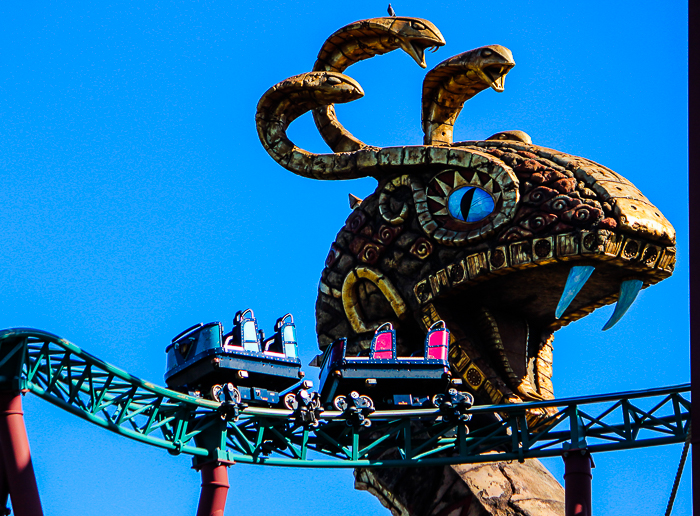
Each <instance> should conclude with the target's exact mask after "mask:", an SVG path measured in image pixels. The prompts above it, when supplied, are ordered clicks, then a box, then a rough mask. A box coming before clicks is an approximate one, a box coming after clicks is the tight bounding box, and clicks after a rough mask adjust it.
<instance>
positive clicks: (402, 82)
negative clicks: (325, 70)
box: [0, 0, 691, 516]
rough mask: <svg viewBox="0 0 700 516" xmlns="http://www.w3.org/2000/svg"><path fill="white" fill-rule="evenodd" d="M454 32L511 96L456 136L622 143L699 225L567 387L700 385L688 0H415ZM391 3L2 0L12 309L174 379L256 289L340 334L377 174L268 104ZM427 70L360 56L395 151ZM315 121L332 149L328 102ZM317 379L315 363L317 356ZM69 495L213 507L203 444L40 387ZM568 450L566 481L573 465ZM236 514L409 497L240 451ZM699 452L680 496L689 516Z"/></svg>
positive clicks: (365, 106) (560, 341) (607, 476)
mask: <svg viewBox="0 0 700 516" xmlns="http://www.w3.org/2000/svg"><path fill="white" fill-rule="evenodd" d="M393 7H394V9H395V10H396V12H397V13H398V14H399V15H402V16H416V17H423V18H427V19H429V20H430V21H432V22H433V23H435V24H436V25H437V27H438V28H439V29H440V30H441V32H442V34H443V35H444V37H445V39H446V41H447V45H446V46H445V47H443V48H441V49H440V50H439V51H438V53H436V54H434V55H433V54H428V57H427V59H428V68H432V67H433V66H435V65H436V64H437V63H439V62H440V61H442V60H444V59H447V58H448V57H450V56H453V55H455V54H458V53H460V52H463V51H466V50H470V49H472V48H476V47H479V46H483V45H487V44H501V45H504V46H506V47H508V48H510V49H511V51H512V52H513V55H514V58H515V61H516V63H517V65H516V67H515V68H514V69H513V70H512V71H511V72H510V73H509V75H508V77H507V80H506V85H505V86H506V88H505V91H504V92H503V93H501V94H497V93H496V92H494V91H492V90H488V91H485V92H483V93H481V94H480V95H478V96H477V97H475V98H474V99H472V100H470V101H469V102H468V103H467V105H466V106H465V108H464V110H463V111H462V114H461V116H460V118H459V121H458V123H457V127H456V130H455V140H465V139H480V138H485V137H487V136H489V135H491V134H493V133H495V132H498V131H502V130H506V129H521V130H524V131H526V132H528V133H529V134H530V135H531V136H532V138H533V141H534V142H535V143H536V144H539V145H542V146H545V147H551V148H555V149H558V150H561V151H564V152H569V153H571V154H575V155H580V156H585V157H587V158H589V159H592V160H594V161H597V162H600V163H602V164H604V165H606V166H608V167H610V168H612V169H613V170H615V171H617V172H619V173H621V174H622V175H624V176H625V177H627V178H628V179H629V180H631V181H632V182H633V183H634V184H635V185H636V186H637V187H639V188H640V189H641V190H642V192H644V193H645V194H646V195H647V197H648V198H649V199H650V200H651V201H652V202H653V203H654V204H656V206H658V207H659V208H660V209H661V210H662V212H663V213H664V215H665V216H666V217H667V218H668V219H669V220H670V221H671V222H672V223H673V224H674V226H675V227H676V231H677V233H678V266H677V269H676V272H675V274H674V276H673V277H672V278H671V279H669V280H667V281H664V282H663V283H661V284H659V285H657V286H654V287H652V288H650V289H648V290H645V291H643V292H642V293H641V294H640V298H639V299H638V301H637V303H636V304H635V305H634V306H633V307H632V309H631V310H630V312H629V313H628V314H627V316H626V317H625V318H624V319H623V320H622V321H621V322H620V323H619V324H618V325H617V326H616V327H615V328H614V329H612V330H610V331H608V332H605V333H602V332H601V331H600V328H601V327H602V326H603V325H604V324H605V322H606V321H607V318H608V317H609V316H610V313H611V311H612V307H606V308H603V309H600V310H598V311H596V312H595V313H594V314H592V315H591V316H589V317H587V318H585V319H584V320H581V321H579V322H577V323H575V324H572V325H571V326H569V327H567V328H565V329H563V330H561V331H559V332H558V333H557V337H556V339H555V343H554V360H555V366H554V371H555V376H554V386H555V394H556V395H557V396H558V397H562V396H573V395H586V394H594V393H604V392H615V391H623V390H629V389H644V388H648V387H660V386H665V385H673V384H679V383H683V382H687V381H689V377H690V375H689V367H688V366H689V345H688V286H687V285H688V259H687V255H688V225H687V211H688V210H687V198H688V197H687V170H688V166H687V113H686V104H687V50H686V48H687V28H686V24H687V20H686V8H687V6H686V4H685V2H680V3H675V2H667V3H664V2H653V3H652V2H648V1H634V2H632V1H621V2H601V1H592V2H587V3H574V4H572V3H567V4H562V3H555V2H525V1H518V2H515V1H492V2H489V3H487V4H485V3H474V2H459V1H452V2H443V1H433V2H416V1H400V2H393ZM385 10H386V4H385V3H384V2H367V1H362V0H359V1H354V2H342V3H341V2H337V3H336V2H318V1H306V2H285V1H275V2H270V1H265V0H261V1H258V2H255V3H249V4H245V5H236V4H234V3H226V2H219V1H215V0H207V1H200V2H150V3H142V2H132V3H109V2H101V3H99V5H95V4H93V3H89V2H78V1H75V2H66V3H58V2H51V3H49V2H36V3H34V4H33V5H31V6H29V5H28V4H14V5H10V4H4V5H3V6H0V19H2V20H3V24H2V25H3V30H2V31H0V48H2V53H1V55H2V57H1V58H0V172H1V173H0V189H1V190H0V191H2V194H3V202H2V208H1V209H0V227H1V228H2V231H0V246H1V248H2V249H3V250H4V252H3V253H2V254H1V255H0V272H1V273H0V307H1V310H0V327H2V328H6V327H17V326H29V327H35V328H40V329H44V330H47V331H50V332H53V333H56V334H58V335H60V336H62V337H64V338H66V339H68V340H70V341H72V342H74V343H75V344H77V345H78V346H80V347H82V348H83V349H85V350H87V351H89V352H91V353H92V354H94V355H97V356H99V357H100V358H102V359H103V360H106V361H108V362H111V363H113V364H115V365H117V366H119V367H121V368H123V369H126V370H127V371H129V372H131V373H132V374H135V375H137V376H140V377H143V378H146V379H148V380H151V381H154V382H156V383H161V384H162V383H163V380H162V378H163V373H164V368H165V354H164V349H165V346H166V344H167V343H169V342H170V339H171V338H172V337H173V336H174V335H175V334H177V333H179V332H180V331H181V330H183V329H184V328H186V327H188V326H190V325H192V324H194V323H196V322H200V321H203V322H208V321H214V320H221V321H223V322H224V324H225V325H226V326H227V327H228V326H229V325H230V323H231V318H232V317H233V315H234V314H235V312H236V311H237V310H240V309H244V308H247V307H250V308H252V309H253V310H254V311H255V313H256V315H257V316H258V318H259V320H260V321H261V323H262V326H263V327H264V328H266V330H267V332H268V333H269V332H270V330H271V328H272V325H273V324H274V321H275V319H276V318H277V317H279V316H281V315H283V314H285V313H287V312H292V313H293V314H294V317H295V321H296V323H297V328H298V331H299V339H300V349H301V353H302V356H303V359H304V361H305V363H308V361H309V360H310V359H311V357H312V356H313V355H314V354H315V352H316V343H315V333H314V302H315V298H316V289H317V284H318V279H319V277H320V272H321V269H322V268H323V263H324V260H325V257H326V254H327V251H328V248H329V246H330V244H331V242H332V241H333V239H334V237H335V235H336V233H337V231H338V229H339V228H340V227H341V225H342V224H343V222H344V220H345V218H346V217H347V215H348V213H349V207H348V202H347V194H348V193H353V194H355V195H357V196H359V197H365V196H367V195H368V194H370V193H371V192H372V191H373V190H374V186H375V182H374V180H372V179H362V180H355V181H351V182H321V181H313V180H310V179H304V178H301V177H297V176H294V175H292V174H291V173H289V172H287V171H286V170H284V169H282V168H281V167H280V166H278V165H277V164H276V163H275V162H274V161H273V160H272V159H271V158H270V157H269V156H268V155H267V154H266V152H265V151H264V149H263V148H262V146H261V145H260V143H259V141H258V137H257V134H256V131H255V123H254V114H255V107H256V104H257V101H258V99H259V98H260V96H261V95H262V94H263V93H264V92H265V90H267V88H269V87H270V86H272V85H274V84H275V83H277V82H279V81H281V80H283V79H285V78H287V77H289V76H291V75H296V74H299V73H302V72H306V71H310V70H311V67H312V65H313V63H314V60H315V57H316V54H317V52H318V50H319V48H320V46H321V44H322V43H323V41H324V40H325V39H326V37H327V36H328V35H330V34H331V33H332V32H333V31H335V30H336V29H338V28H340V27H341V26H343V25H345V24H347V23H350V22H352V21H355V20H358V19H363V18H370V17H376V16H383V15H384V14H385V12H386V11H385ZM424 74H425V70H423V69H421V68H419V67H418V66H417V65H416V64H415V62H413V60H412V59H410V58H409V57H408V56H407V55H405V54H404V53H400V52H394V53H392V54H389V55H385V56H380V57H376V58H374V59H371V60H369V61H366V62H363V63H360V64H358V65H356V66H353V67H352V68H351V69H349V70H348V75H350V76H352V77H353V78H354V79H356V80H357V81H358V82H359V83H360V84H361V85H362V87H363V89H364V91H365V97H364V98H363V99H361V100H358V101H356V102H353V103H351V104H348V105H344V106H339V108H338V113H339V117H340V119H341V121H342V122H343V124H344V125H345V126H346V127H348V128H349V129H350V130H351V131H352V132H353V133H354V134H355V135H356V136H358V137H359V138H361V139H362V140H364V141H366V142H368V143H371V144H374V145H378V146H388V145H400V144H419V143H421V141H422V133H421V130H420V92H421V85H422V80H423V77H424ZM290 134H291V136H292V137H293V139H294V140H295V141H296V142H297V143H298V144H301V145H302V146H304V147H306V148H307V149H310V150H316V151H322V150H324V148H325V147H324V144H323V142H322V140H321V139H320V137H319V136H318V133H317V131H316V129H315V127H314V125H313V121H312V120H311V118H310V117H309V116H308V115H307V116H305V117H302V118H301V119H300V120H298V121H296V122H295V123H294V124H293V125H292V127H291V129H290ZM308 374H311V372H310V371H309V373H308ZM24 406H25V412H26V422H27V427H28V432H29V436H30V443H31V447H32V452H33V456H34V465H35V469H36V473H37V478H38V482H39V489H40V493H41V496H42V502H43V505H44V510H45V513H46V514H52V515H57V516H58V515H68V514H86V515H90V514H99V515H100V516H111V515H117V514H119V515H124V514H143V513H146V512H158V513H163V514H170V515H173V516H176V515H181V514H182V515H185V514H194V512H195V511H196V504H197V499H198V496H199V483H200V478H199V475H198V474H197V473H196V472H194V471H193V470H191V469H189V466H190V462H189V459H188V458H187V457H172V456H170V455H168V454H167V453H164V452H163V451H161V450H157V449H152V448H148V447H146V446H143V445H140V444H137V443H135V442H131V441H128V440H126V439H124V438H120V437H118V436H115V435H112V434H110V433H108V432H105V431H103V430H100V429H98V428H97V427H93V426H91V425H90V424H88V423H86V422H84V421H82V420H79V419H77V418H75V417H73V416H70V415H69V414H67V413H63V412H61V411H60V410H58V409H55V408H54V407H52V406H50V405H49V404H47V403H45V402H42V401H41V400H39V399H36V398H32V397H29V396H28V397H25V398H24ZM680 452H681V446H680V445H677V446H669V447H663V448H655V449H644V450H636V451H631V452H616V453H606V454H599V455H596V456H595V461H596V466H597V467H596V469H595V470H594V471H593V475H594V476H593V490H594V495H593V496H594V508H595V513H596V515H597V516H604V515H616V514H620V513H636V514H661V513H663V511H664V510H665V506H666V501H667V499H668V495H669V492H670V489H671V485H672V482H673V475H674V474H675V471H676V467H677V464H678V459H679V456H680ZM546 465H547V466H548V467H549V468H550V470H551V471H552V472H553V473H554V474H555V475H556V476H557V477H558V478H559V479H560V480H561V475H562V474H563V465H562V463H561V461H560V460H555V459H550V460H548V461H546ZM229 478H230V481H231V484H232V489H231V491H230V492H229V497H228V507H227V511H226V513H227V514H236V515H240V516H244V515H247V514H259V513H265V512H266V513H271V514H275V513H279V512H281V511H284V512H285V513H287V514H290V515H297V514H298V515H301V514H309V513H314V512H315V513H318V514H327V513H332V514H334V515H346V514H347V515H350V514H353V515H355V514H358V513H361V514H367V515H386V514H388V513H387V512H386V511H385V509H384V508H383V507H381V505H380V504H379V503H378V502H377V501H376V500H375V499H374V498H373V497H372V496H371V495H369V494H367V493H365V492H357V491H354V490H353V488H352V475H351V472H350V471H341V470H334V471H322V470H317V471H298V470H292V469H274V468H265V469H263V468H261V467H254V466H243V465H241V466H234V467H233V468H232V469H231V470H230V472H229ZM690 500H691V494H690V471H689V468H688V469H687V471H686V474H685V475H684V477H683V481H682V484H681V489H680V492H679V495H678V499H677V502H676V507H675V510H674V513H673V514H675V515H689V514H690V513H691V508H690Z"/></svg>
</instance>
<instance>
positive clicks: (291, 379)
mask: <svg viewBox="0 0 700 516" xmlns="http://www.w3.org/2000/svg"><path fill="white" fill-rule="evenodd" d="M165 352H166V353H167V355H168V358H167V368H166V369H167V370H166V373H165V383H166V384H167V385H168V387H169V388H171V389H176V390H179V391H182V392H188V393H190V394H192V395H197V396H204V397H207V398H209V399H213V400H216V401H221V402H223V401H229V402H234V403H241V402H243V401H245V402H250V403H253V404H256V405H267V406H269V405H277V404H279V403H280V401H281V402H282V403H284V404H285V406H288V407H287V408H290V409H291V408H292V407H291V406H289V405H290V404H291V402H292V400H294V399H295V395H296V393H297V391H298V390H299V389H302V388H304V389H308V388H310V387H311V386H312V384H311V382H309V381H304V380H303V379H302V378H303V376H304V373H303V372H302V371H301V360H300V359H299V358H298V353H297V340H296V329H295V327H294V319H293V318H292V315H291V314H287V315H285V316H284V317H281V318H279V319H278V320H277V323H276V324H275V334H274V335H273V336H272V337H270V338H269V339H267V340H266V339H265V337H264V334H263V332H262V331H261V330H258V323H257V321H256V320H255V316H254V315H253V311H252V310H250V309H248V310H245V311H241V312H238V313H237V314H236V317H235V318H234V320H233V329H232V330H231V331H230V332H229V333H226V334H224V333H223V327H222V325H221V323H220V322H212V323H209V324H202V323H199V324H197V325H195V326H192V327H191V328H188V329H186V330H185V331H183V332H182V333H180V334H178V335H177V336H176V337H175V338H174V339H173V340H172V343H171V344H170V345H169V346H168V347H167V348H166V350H165Z"/></svg>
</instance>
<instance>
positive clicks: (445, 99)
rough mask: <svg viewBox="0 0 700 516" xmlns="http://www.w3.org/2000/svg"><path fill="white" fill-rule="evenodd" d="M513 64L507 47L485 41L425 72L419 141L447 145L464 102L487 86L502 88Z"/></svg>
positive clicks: (498, 89)
mask: <svg viewBox="0 0 700 516" xmlns="http://www.w3.org/2000/svg"><path fill="white" fill-rule="evenodd" d="M514 66H515V61H513V54H512V53H511V51H510V50H508V49H507V48H506V47H503V46H501V45H489V46H486V47H481V48H477V49H474V50H470V51H468V52H464V53H462V54H458V55H456V56H454V57H451V58H449V59H447V60H446V61H443V62H442V63H440V64H439V65H437V66H436V67H435V68H433V69H432V70H431V71H430V72H428V74H427V75H426V76H425V80H424V81H423V110H422V122H423V132H424V134H425V136H424V138H423V143H424V144H425V145H450V144H451V143H452V134H453V130H454V124H455V121H456V120H457V117H458V116H459V113H460V111H462V107H463V105H464V103H465V102H466V101H467V100H469V99H470V98H472V97H473V96H474V95H476V94H477V93H479V92H481V91H483V90H485V89H486V88H488V87H491V88H493V89H494V90H496V91H498V92H501V91H503V88H504V84H505V77H506V74H507V73H508V72H509V71H510V70H511V68H513V67H514Z"/></svg>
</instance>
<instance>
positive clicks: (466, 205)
mask: <svg viewBox="0 0 700 516" xmlns="http://www.w3.org/2000/svg"><path fill="white" fill-rule="evenodd" d="M493 208H494V203H493V197H491V195H489V193H488V192H486V190H482V189H481V188H477V187H476V186H463V187H462V188H458V189H457V190H455V191H454V192H452V194H451V195H450V198H449V200H448V201H447V209H448V210H449V212H450V215H452V216H453V217H454V218H456V219H458V220H463V221H464V222H479V221H480V220H483V219H485V218H486V217H488V216H489V215H491V213H493Z"/></svg>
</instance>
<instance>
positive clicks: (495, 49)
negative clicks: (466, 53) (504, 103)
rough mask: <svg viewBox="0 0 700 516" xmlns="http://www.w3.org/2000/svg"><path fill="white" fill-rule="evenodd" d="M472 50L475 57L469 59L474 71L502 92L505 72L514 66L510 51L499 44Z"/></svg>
mask: <svg viewBox="0 0 700 516" xmlns="http://www.w3.org/2000/svg"><path fill="white" fill-rule="evenodd" d="M472 52H474V53H476V54H477V56H476V57H475V58H471V59H470V65H471V66H473V67H474V71H475V72H476V73H477V75H480V76H481V78H482V79H483V80H484V81H485V82H486V83H487V84H488V85H489V86H491V88H493V90H494V91H497V92H499V93H500V92H502V91H503V89H504V88H505V81H506V74H507V73H508V72H509V71H510V70H511V68H513V67H514V66H515V61H513V54H512V53H511V51H510V50H508V49H507V48H506V47H503V46H501V45H489V46H488V47H481V48H477V49H475V50H472Z"/></svg>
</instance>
